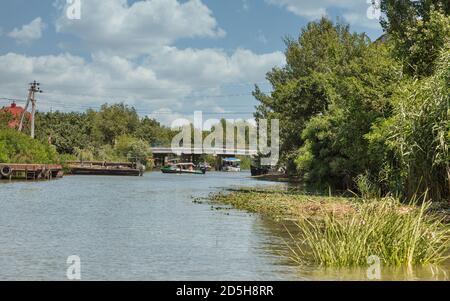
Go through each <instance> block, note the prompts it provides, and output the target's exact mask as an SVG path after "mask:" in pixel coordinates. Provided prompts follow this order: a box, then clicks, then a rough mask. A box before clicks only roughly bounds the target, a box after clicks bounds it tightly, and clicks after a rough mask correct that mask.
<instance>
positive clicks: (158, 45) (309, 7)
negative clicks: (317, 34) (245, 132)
mask: <svg viewBox="0 0 450 301" xmlns="http://www.w3.org/2000/svg"><path fill="white" fill-rule="evenodd" d="M367 2H370V1H368V0H339V1H335V0H313V1H312V0H147V1H138V0H128V1H127V0H14V1H13V0H3V1H1V2H0V107H1V106H4V105H7V104H8V103H9V102H10V101H11V99H17V103H18V104H19V105H20V104H22V103H24V99H25V97H26V94H27V85H28V83H30V82H32V81H34V80H36V81H38V82H40V83H41V88H42V90H43V91H44V93H43V94H40V95H39V96H38V98H37V106H38V110H40V111H49V110H53V111H55V110H60V111H84V110H86V109H88V108H92V109H98V108H99V107H100V106H101V105H102V104H103V103H119V102H124V103H126V104H128V105H131V106H134V107H135V108H136V109H137V112H138V113H139V114H140V115H141V116H145V115H148V116H150V117H152V118H155V119H157V120H158V121H160V122H162V123H163V124H165V125H170V124H171V123H172V122H173V121H174V120H176V119H178V118H186V119H192V118H193V114H194V111H202V112H203V116H204V119H205V120H206V119H220V118H226V119H245V120H246V119H250V118H252V115H253V112H254V107H255V105H257V102H256V100H255V99H254V98H253V97H252V95H251V93H252V91H253V89H254V86H255V84H257V85H259V86H260V87H261V89H262V90H263V91H266V92H269V91H270V85H269V84H268V83H267V82H266V80H265V75H266V73H267V72H268V71H270V70H271V69H272V68H273V67H282V66H283V65H284V64H285V57H284V50H285V45H284V43H283V38H284V37H287V36H288V37H298V34H299V32H300V30H301V28H302V27H304V26H305V25H306V24H307V23H308V22H310V21H314V20H317V19H319V18H320V17H322V16H328V17H329V18H331V19H332V20H334V21H341V22H345V23H348V24H350V26H351V28H352V30H354V31H357V32H366V33H367V35H368V36H369V37H370V38H372V39H376V38H378V37H379V36H380V35H381V34H382V30H381V27H380V25H379V22H378V20H377V19H376V17H374V16H376V15H372V14H370V12H372V10H370V4H368V3H367ZM78 4H80V6H78ZM78 8H81V9H80V10H79V9H78Z"/></svg>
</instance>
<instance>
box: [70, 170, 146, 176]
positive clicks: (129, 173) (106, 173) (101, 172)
mask: <svg viewBox="0 0 450 301" xmlns="http://www.w3.org/2000/svg"><path fill="white" fill-rule="evenodd" d="M71 174H73V175H91V176H134V177H139V176H142V171H141V170H139V169H100V168H72V169H71Z"/></svg>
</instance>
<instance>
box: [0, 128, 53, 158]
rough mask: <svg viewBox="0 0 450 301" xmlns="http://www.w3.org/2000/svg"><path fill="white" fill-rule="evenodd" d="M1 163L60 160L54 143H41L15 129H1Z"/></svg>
mask: <svg viewBox="0 0 450 301" xmlns="http://www.w3.org/2000/svg"><path fill="white" fill-rule="evenodd" d="M0 162H1V163H28V164H30V163H41V164H49V163H55V162H58V154H57V152H56V150H55V148H54V147H53V146H52V145H49V144H44V143H41V142H39V141H37V140H34V139H31V137H29V136H27V135H25V134H22V133H19V132H17V131H15V130H11V129H6V130H0Z"/></svg>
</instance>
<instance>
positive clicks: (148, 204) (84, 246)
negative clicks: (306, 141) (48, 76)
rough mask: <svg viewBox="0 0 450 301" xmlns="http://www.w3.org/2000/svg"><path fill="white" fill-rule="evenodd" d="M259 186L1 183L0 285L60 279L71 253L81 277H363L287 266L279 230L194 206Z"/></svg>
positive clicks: (187, 180) (407, 274) (161, 180)
mask: <svg viewBox="0 0 450 301" xmlns="http://www.w3.org/2000/svg"><path fill="white" fill-rule="evenodd" d="M257 185H258V186H261V185H274V184H273V183H269V182H261V181H255V180H253V179H250V178H249V177H248V174H247V173H209V174H208V175H206V176H190V175H186V176H184V175H183V176H180V175H163V174H161V173H148V174H146V175H145V176H144V177H142V178H134V177H132V178H128V177H91V176H84V177H83V176H69V177H65V178H64V179H61V180H56V181H52V182H34V183H31V182H29V183H23V182H22V183H0V280H65V279H67V278H66V269H67V264H66V260H67V257H68V256H70V255H78V256H80V258H81V274H82V279H83V280H309V279H323V280H328V279H365V274H366V271H365V269H360V270H323V269H319V268H314V267H302V268H298V267H294V266H292V265H290V264H289V263H288V262H287V261H286V259H285V258H283V257H282V256H280V255H279V251H280V250H283V249H284V248H285V246H284V242H283V239H282V237H286V234H285V231H284V228H283V227H282V226H280V225H278V224H275V223H273V222H271V221H269V220H266V219H263V218H261V217H259V216H257V215H252V214H248V213H245V212H241V211H236V210H215V208H212V207H211V205H210V204H208V203H203V204H197V203H194V202H193V197H207V196H208V195H209V194H210V193H211V192H217V191H221V190H223V189H225V188H232V187H235V188H237V187H242V186H245V187H248V186H257ZM276 185H285V184H276ZM383 272H385V271H383ZM446 273H449V269H448V265H447V268H442V269H440V270H438V271H437V270H434V269H431V268H423V269H418V270H414V271H413V272H411V271H405V270H390V271H388V272H386V273H385V274H386V275H385V276H384V278H385V279H446V277H447V276H446Z"/></svg>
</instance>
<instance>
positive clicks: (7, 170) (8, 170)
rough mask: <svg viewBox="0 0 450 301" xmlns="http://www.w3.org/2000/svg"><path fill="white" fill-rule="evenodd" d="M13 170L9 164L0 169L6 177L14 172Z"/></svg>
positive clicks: (0, 172)
mask: <svg viewBox="0 0 450 301" xmlns="http://www.w3.org/2000/svg"><path fill="white" fill-rule="evenodd" d="M12 172H13V169H12V168H11V167H10V166H8V165H5V166H3V167H2V168H1V169H0V174H1V175H2V177H5V178H8V177H9V176H10V175H11V174H12Z"/></svg>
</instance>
